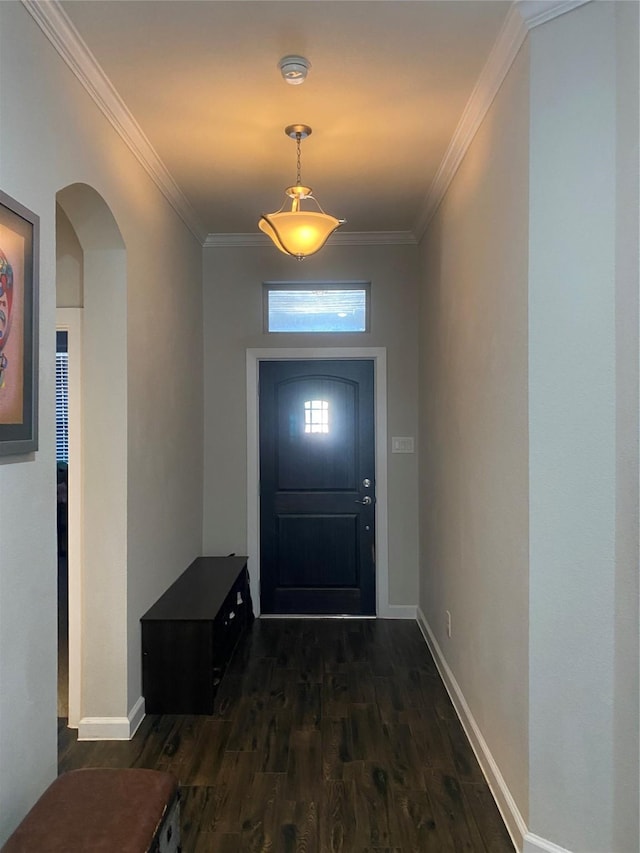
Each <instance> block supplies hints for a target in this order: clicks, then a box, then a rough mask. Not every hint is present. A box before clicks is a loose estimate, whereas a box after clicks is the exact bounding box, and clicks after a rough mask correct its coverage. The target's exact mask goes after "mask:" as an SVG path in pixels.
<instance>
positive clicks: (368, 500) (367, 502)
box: [354, 495, 371, 506]
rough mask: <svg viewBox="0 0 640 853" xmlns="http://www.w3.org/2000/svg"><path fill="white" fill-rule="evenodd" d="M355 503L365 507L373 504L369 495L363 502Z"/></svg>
mask: <svg viewBox="0 0 640 853" xmlns="http://www.w3.org/2000/svg"><path fill="white" fill-rule="evenodd" d="M354 503H357V504H364V505H365V506H369V504H370V503H371V498H370V497H369V495H365V496H364V497H363V498H362V500H361V501H354Z"/></svg>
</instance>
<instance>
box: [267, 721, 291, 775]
mask: <svg viewBox="0 0 640 853" xmlns="http://www.w3.org/2000/svg"><path fill="white" fill-rule="evenodd" d="M291 720H292V713H291V711H289V710H283V711H277V712H275V713H274V712H270V713H269V716H268V717H266V719H265V726H264V727H263V732H264V735H263V742H262V744H261V751H262V764H261V766H260V770H261V772H263V773H286V772H287V767H288V766H289V745H290V734H291V728H292V722H291Z"/></svg>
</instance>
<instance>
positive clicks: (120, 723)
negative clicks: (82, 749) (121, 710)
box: [78, 696, 145, 740]
mask: <svg viewBox="0 0 640 853" xmlns="http://www.w3.org/2000/svg"><path fill="white" fill-rule="evenodd" d="M144 715H145V711H144V698H143V697H142V696H140V697H139V698H138V700H137V701H136V703H135V705H134V706H133V708H132V709H131V710H130V711H129V714H128V716H126V717H83V718H82V719H81V720H80V722H79V724H78V740H131V738H132V737H133V736H134V734H135V733H136V731H137V729H138V726H139V725H140V723H141V722H142V721H143V720H144Z"/></svg>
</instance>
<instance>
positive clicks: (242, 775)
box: [213, 751, 260, 833]
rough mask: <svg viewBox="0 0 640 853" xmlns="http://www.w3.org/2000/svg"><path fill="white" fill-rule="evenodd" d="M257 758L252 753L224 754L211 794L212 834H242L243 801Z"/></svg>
mask: <svg viewBox="0 0 640 853" xmlns="http://www.w3.org/2000/svg"><path fill="white" fill-rule="evenodd" d="M259 759H260V756H259V754H258V753H255V752H231V751H227V752H225V754H224V757H223V759H222V765H221V767H220V772H219V773H218V780H217V784H216V787H215V794H214V804H215V805H214V819H213V830H214V831H215V832H221V833H240V832H242V821H241V813H242V808H243V805H244V799H245V797H246V796H247V792H248V791H249V790H250V786H251V783H252V781H253V778H254V776H255V774H256V771H257V768H258V765H259Z"/></svg>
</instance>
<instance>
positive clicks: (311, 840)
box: [275, 800, 319, 853]
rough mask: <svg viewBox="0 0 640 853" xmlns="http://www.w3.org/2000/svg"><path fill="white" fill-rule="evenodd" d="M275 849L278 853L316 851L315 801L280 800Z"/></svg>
mask: <svg viewBox="0 0 640 853" xmlns="http://www.w3.org/2000/svg"><path fill="white" fill-rule="evenodd" d="M275 850H277V851H278V853H318V850H319V845H318V806H317V803H315V802H305V801H303V802H292V801H289V800H283V801H282V803H281V808H280V818H279V828H278V843H277V846H276V847H275Z"/></svg>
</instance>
